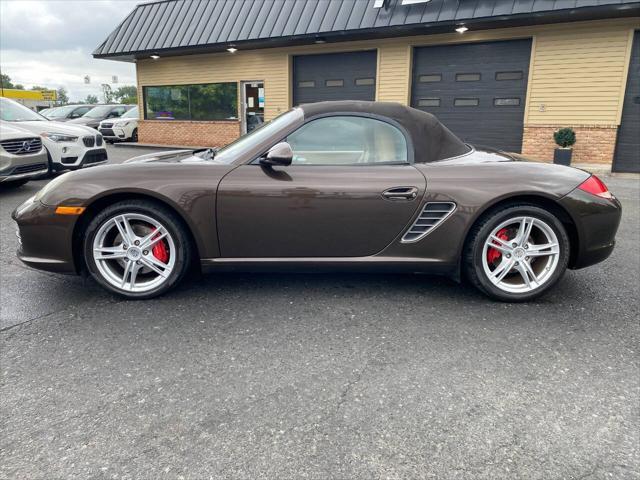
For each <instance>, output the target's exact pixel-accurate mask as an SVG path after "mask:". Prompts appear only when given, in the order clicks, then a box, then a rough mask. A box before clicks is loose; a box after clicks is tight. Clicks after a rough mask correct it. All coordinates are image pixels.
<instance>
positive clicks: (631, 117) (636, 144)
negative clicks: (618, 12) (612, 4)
mask: <svg viewBox="0 0 640 480" xmlns="http://www.w3.org/2000/svg"><path fill="white" fill-rule="evenodd" d="M628 75H629V76H628V78H627V88H626V90H625V95H624V104H623V106H622V121H621V122H620V128H619V129H618V141H617V143H616V152H615V156H614V160H613V170H614V171H616V172H636V173H638V172H640V33H639V32H638V31H636V32H635V34H634V37H633V46H632V48H631V63H630V64H629V74H628Z"/></svg>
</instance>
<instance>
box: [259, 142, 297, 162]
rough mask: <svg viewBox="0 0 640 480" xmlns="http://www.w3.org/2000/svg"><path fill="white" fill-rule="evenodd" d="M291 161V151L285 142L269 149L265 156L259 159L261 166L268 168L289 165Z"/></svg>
mask: <svg viewBox="0 0 640 480" xmlns="http://www.w3.org/2000/svg"><path fill="white" fill-rule="evenodd" d="M292 161H293V150H291V146H290V145H289V144H288V143H287V142H280V143H277V144H275V145H274V146H273V147H271V148H270V149H269V151H268V152H267V154H266V155H265V156H264V157H262V158H261V159H260V164H261V165H266V166H268V167H273V166H281V167H286V166H288V165H291V162H292Z"/></svg>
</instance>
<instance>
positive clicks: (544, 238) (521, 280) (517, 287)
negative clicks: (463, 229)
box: [465, 205, 569, 302]
mask: <svg viewBox="0 0 640 480" xmlns="http://www.w3.org/2000/svg"><path fill="white" fill-rule="evenodd" d="M568 262H569V237H568V235H567V232H566V230H565V228H564V226H563V225H562V223H561V222H560V220H558V218H557V217H556V216H555V215H553V214H552V213H550V212H548V211H546V210H544V209H542V208H540V207H537V206H533V205H512V206H508V207H505V208H503V209H500V210H497V211H493V212H491V213H489V214H488V215H486V216H485V217H484V218H483V219H482V220H481V221H480V222H479V223H478V224H477V225H476V226H475V227H474V228H473V230H472V232H471V234H470V237H469V241H468V242H467V247H466V251H465V267H466V273H467V276H468V278H469V279H470V281H471V283H473V284H474V285H475V286H476V287H478V288H479V289H480V290H482V291H483V292H484V293H486V294H487V295H489V296H490V297H492V298H494V299H497V300H501V301H507V302H522V301H527V300H532V299H534V298H537V297H539V296H540V295H542V294H543V293H544V292H546V291H547V290H549V288H551V287H552V286H553V285H554V284H555V283H556V282H557V281H558V280H559V279H560V278H561V277H562V275H563V274H564V272H565V270H566V269H567V264H568Z"/></svg>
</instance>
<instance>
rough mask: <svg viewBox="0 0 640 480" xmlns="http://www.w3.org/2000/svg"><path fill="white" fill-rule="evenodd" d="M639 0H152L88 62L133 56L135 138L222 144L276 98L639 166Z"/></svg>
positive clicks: (536, 153) (502, 144)
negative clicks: (424, 115) (367, 108)
mask: <svg viewBox="0 0 640 480" xmlns="http://www.w3.org/2000/svg"><path fill="white" fill-rule="evenodd" d="M638 29H640V2H638V1H630V0H429V1H425V0H210V1H200V0H164V1H158V2H152V3H144V4H140V5H138V6H137V7H136V8H135V9H134V10H133V11H132V12H131V13H130V14H129V15H128V16H127V17H126V18H125V19H124V21H123V22H122V23H121V24H120V25H118V26H117V27H116V29H115V30H114V31H113V32H112V33H111V34H110V35H109V37H108V38H107V39H106V40H105V41H104V42H103V43H102V44H101V45H100V46H99V47H98V48H97V49H96V50H95V52H94V54H93V55H94V57H96V58H104V59H111V60H119V61H127V62H135V64H136V70H137V78H138V98H139V102H140V112H141V120H140V124H139V131H138V136H139V139H140V142H142V143H151V144H168V145H200V146H221V145H225V144H227V143H229V142H231V141H232V140H234V139H235V138H237V137H238V136H239V135H241V134H243V133H245V132H247V131H251V130H252V129H253V128H256V126H259V125H260V124H261V123H262V122H264V121H268V120H270V119H272V118H274V117H275V116H277V115H278V114H280V113H282V112H284V111H286V110H288V109H289V108H291V107H293V106H295V105H298V104H302V103H308V102H319V101H325V100H342V99H356V100H377V101H390V102H400V103H403V104H406V105H411V106H413V107H415V108H418V109H421V110H424V111H427V112H430V113H433V114H435V115H436V116H437V117H438V118H439V119H440V120H441V121H442V122H443V123H444V124H445V125H447V126H448V127H449V128H450V129H451V130H452V131H453V132H455V133H456V134H457V135H458V136H460V137H461V138H462V139H464V140H465V141H467V142H469V143H472V144H477V145H488V146H493V147H496V148H500V149H503V150H508V151H513V152H522V153H524V154H525V155H528V156H530V157H532V158H536V159H540V160H547V161H548V160H551V159H552V158H553V150H554V148H555V143H554V141H553V133H554V131H556V130H557V129H559V128H561V127H571V128H573V129H574V130H575V132H576V137H577V142H576V144H575V146H574V151H573V162H574V163H579V164H598V165H599V166H600V168H606V169H609V168H611V169H612V170H613V171H620V172H640V33H638Z"/></svg>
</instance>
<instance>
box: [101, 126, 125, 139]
mask: <svg viewBox="0 0 640 480" xmlns="http://www.w3.org/2000/svg"><path fill="white" fill-rule="evenodd" d="M98 131H99V132H100V133H101V134H102V136H103V137H104V138H105V139H107V140H126V138H127V133H126V132H125V131H124V130H123V129H122V128H119V127H112V128H99V129H98Z"/></svg>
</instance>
